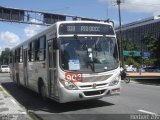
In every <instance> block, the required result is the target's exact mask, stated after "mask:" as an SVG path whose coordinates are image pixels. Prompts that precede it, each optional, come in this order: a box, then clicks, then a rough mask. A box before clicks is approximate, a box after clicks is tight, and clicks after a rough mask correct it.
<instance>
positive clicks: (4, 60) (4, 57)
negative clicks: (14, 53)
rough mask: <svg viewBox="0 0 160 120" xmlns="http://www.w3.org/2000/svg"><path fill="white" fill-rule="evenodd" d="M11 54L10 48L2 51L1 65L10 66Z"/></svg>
mask: <svg viewBox="0 0 160 120" xmlns="http://www.w3.org/2000/svg"><path fill="white" fill-rule="evenodd" d="M9 53H10V49H9V48H5V50H4V51H2V53H1V56H0V64H8V63H9Z"/></svg>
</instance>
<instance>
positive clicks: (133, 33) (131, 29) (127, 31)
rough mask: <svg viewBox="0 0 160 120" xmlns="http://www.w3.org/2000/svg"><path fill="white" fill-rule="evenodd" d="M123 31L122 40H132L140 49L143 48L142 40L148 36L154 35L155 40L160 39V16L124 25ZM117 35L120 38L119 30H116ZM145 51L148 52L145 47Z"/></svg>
mask: <svg viewBox="0 0 160 120" xmlns="http://www.w3.org/2000/svg"><path fill="white" fill-rule="evenodd" d="M121 31H122V32H121V33H122V40H128V39H130V40H131V41H133V43H135V44H136V45H137V46H138V47H139V48H141V40H142V39H143V38H144V36H145V35H146V34H149V35H152V36H153V37H155V38H159V37H160V15H159V16H153V17H150V18H146V19H142V20H138V21H136V22H132V23H129V24H125V25H122V27H121ZM116 33H117V37H118V38H119V33H120V29H119V28H116ZM122 44H123V43H122ZM143 49H144V51H147V48H146V46H144V45H143Z"/></svg>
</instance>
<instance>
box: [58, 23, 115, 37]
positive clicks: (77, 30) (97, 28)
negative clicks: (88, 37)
mask: <svg viewBox="0 0 160 120" xmlns="http://www.w3.org/2000/svg"><path fill="white" fill-rule="evenodd" d="M59 34H61V35H65V34H102V35H104V34H105V35H114V31H113V28H112V27H111V26H110V25H104V24H95V23H74V24H71V23H66V24H61V25H60V27H59Z"/></svg>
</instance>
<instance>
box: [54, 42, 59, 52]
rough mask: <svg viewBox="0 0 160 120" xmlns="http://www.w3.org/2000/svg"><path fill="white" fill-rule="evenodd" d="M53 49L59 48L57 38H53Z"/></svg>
mask: <svg viewBox="0 0 160 120" xmlns="http://www.w3.org/2000/svg"><path fill="white" fill-rule="evenodd" d="M53 49H54V50H57V49H59V46H58V41H57V40H53Z"/></svg>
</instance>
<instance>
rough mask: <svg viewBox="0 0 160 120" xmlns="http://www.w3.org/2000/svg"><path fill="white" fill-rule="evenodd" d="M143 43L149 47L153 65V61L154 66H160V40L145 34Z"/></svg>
mask: <svg viewBox="0 0 160 120" xmlns="http://www.w3.org/2000/svg"><path fill="white" fill-rule="evenodd" d="M142 43H144V44H145V45H146V46H147V48H148V51H149V52H150V54H151V58H150V60H151V61H152V64H153V61H155V62H154V65H160V54H159V51H160V38H158V39H157V38H155V37H153V36H152V35H150V34H145V35H144V38H143V39H142ZM152 59H153V60H152Z"/></svg>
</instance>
